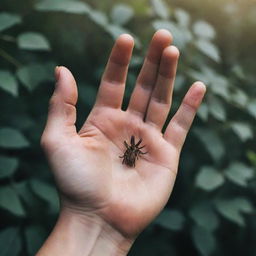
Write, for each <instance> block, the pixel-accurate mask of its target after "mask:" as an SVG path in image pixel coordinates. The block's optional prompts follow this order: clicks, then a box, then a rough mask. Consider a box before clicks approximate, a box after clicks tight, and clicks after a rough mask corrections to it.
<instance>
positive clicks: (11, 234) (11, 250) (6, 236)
mask: <svg viewBox="0 0 256 256" xmlns="http://www.w3.org/2000/svg"><path fill="white" fill-rule="evenodd" d="M21 246H22V245H21V240H20V236H19V233H18V228H14V227H8V228H6V229H4V230H2V231H1V232H0V248H1V256H18V255H20V252H21Z"/></svg>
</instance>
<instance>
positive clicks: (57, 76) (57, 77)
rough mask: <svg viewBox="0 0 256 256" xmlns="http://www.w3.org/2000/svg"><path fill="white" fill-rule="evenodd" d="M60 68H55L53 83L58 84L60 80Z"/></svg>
mask: <svg viewBox="0 0 256 256" xmlns="http://www.w3.org/2000/svg"><path fill="white" fill-rule="evenodd" d="M60 69H61V68H60V66H56V67H55V81H56V82H58V81H59V78H60Z"/></svg>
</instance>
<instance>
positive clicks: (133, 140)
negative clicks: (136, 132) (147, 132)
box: [131, 135, 135, 147]
mask: <svg viewBox="0 0 256 256" xmlns="http://www.w3.org/2000/svg"><path fill="white" fill-rule="evenodd" d="M134 145H135V138H134V136H133V135H132V137H131V146H132V147H133V146H134Z"/></svg>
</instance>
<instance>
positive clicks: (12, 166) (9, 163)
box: [0, 156, 19, 179]
mask: <svg viewBox="0 0 256 256" xmlns="http://www.w3.org/2000/svg"><path fill="white" fill-rule="evenodd" d="M18 164H19V161H18V159H17V158H15V157H7V156H0V179H1V178H6V177H10V176H12V175H13V173H14V172H15V171H16V169H17V167H18Z"/></svg>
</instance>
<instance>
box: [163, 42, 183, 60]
mask: <svg viewBox="0 0 256 256" xmlns="http://www.w3.org/2000/svg"><path fill="white" fill-rule="evenodd" d="M163 56H164V57H167V58H171V59H178V58H179V56H180V51H179V49H178V48H177V47H176V46H174V45H170V46H167V47H166V48H165V49H164V51H163Z"/></svg>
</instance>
